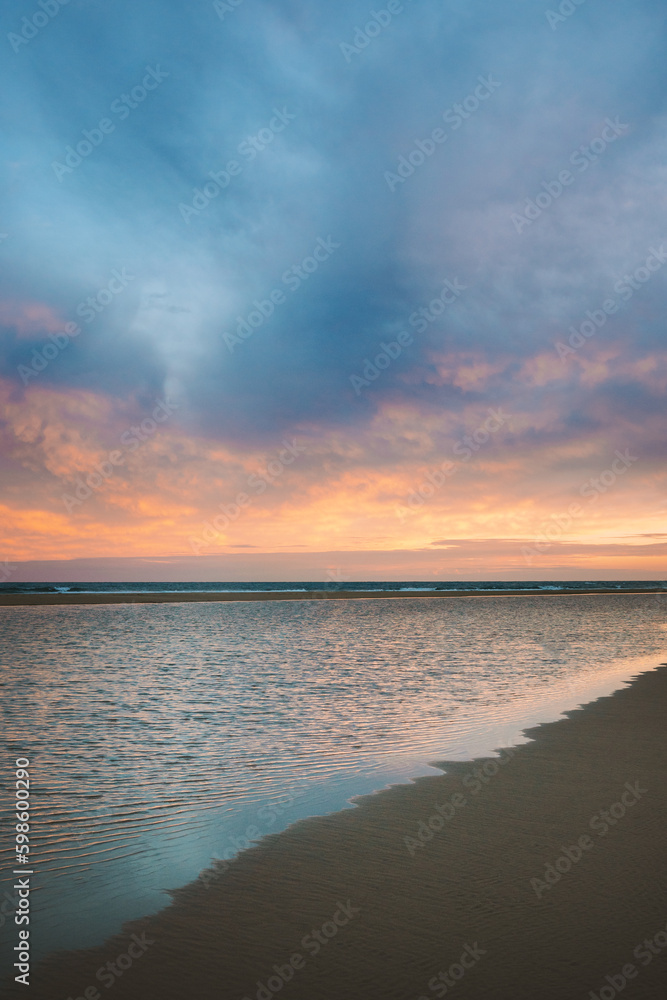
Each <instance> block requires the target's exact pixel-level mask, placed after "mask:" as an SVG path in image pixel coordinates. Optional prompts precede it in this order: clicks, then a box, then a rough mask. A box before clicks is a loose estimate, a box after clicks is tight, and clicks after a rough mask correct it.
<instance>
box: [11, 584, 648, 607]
mask: <svg viewBox="0 0 667 1000" xmlns="http://www.w3.org/2000/svg"><path fill="white" fill-rule="evenodd" d="M572 593H573V591H567V590H562V591H559V590H549V591H545V590H528V589H523V590H515V591H513V590H504V591H502V592H497V593H494V592H492V591H480V590H435V589H434V590H424V589H420V590H419V591H414V590H366V591H364V590H345V589H322V590H314V591H290V590H278V591H270V590H264V591H248V590H237V591H214V592H207V591H195V592H188V591H165V592H162V593H142V592H140V591H134V592H132V591H128V592H127V593H91V592H85V593H56V594H45V593H36V594H26V593H22V594H12V593H0V607H24V606H31V605H32V606H39V605H43V606H48V605H71V604H181V603H184V602H187V603H192V602H202V601H203V602H212V601H215V602H217V601H317V600H337V601H346V600H378V599H379V600H382V599H387V598H404V599H405V598H415V597H489V596H493V597H526V596H530V597H561V596H567V595H568V594H569V595H570V596H571V595H572ZM574 593H576V594H577V595H586V594H661V593H667V591H665V590H662V589H660V588H659V587H646V588H643V587H636V588H632V589H630V588H627V589H624V590H622V591H621V590H618V589H614V588H612V587H609V588H606V587H595V588H591V589H581V590H577V591H574Z"/></svg>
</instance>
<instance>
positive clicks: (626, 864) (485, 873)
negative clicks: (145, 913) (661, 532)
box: [10, 595, 667, 1000]
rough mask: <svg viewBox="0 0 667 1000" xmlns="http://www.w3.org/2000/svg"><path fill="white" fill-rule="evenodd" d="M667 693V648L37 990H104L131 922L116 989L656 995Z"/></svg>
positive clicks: (182, 895) (262, 853) (236, 867)
mask: <svg viewBox="0 0 667 1000" xmlns="http://www.w3.org/2000/svg"><path fill="white" fill-rule="evenodd" d="M545 596H546V595H545ZM666 709H667V665H661V666H659V667H657V668H656V669H655V670H652V671H649V672H647V673H642V674H640V675H638V676H637V677H635V678H634V679H633V681H632V682H631V683H630V684H629V685H626V686H624V687H622V688H620V689H619V690H617V691H615V692H614V693H613V694H612V695H609V696H605V697H602V698H600V699H598V700H596V701H594V702H591V703H590V704H588V705H586V706H585V707H583V708H579V709H575V710H573V711H570V712H568V713H566V714H565V717H564V718H562V719H559V720H558V721H556V722H550V723H545V724H541V725H538V726H536V727H532V728H530V729H527V730H525V732H526V734H527V735H528V736H529V737H530V742H528V743H525V744H522V745H519V746H517V747H513V748H511V750H509V751H504V752H502V751H501V754H500V757H498V758H482V759H477V760H475V761H472V762H465V763H462V762H447V761H445V762H441V763H439V764H437V766H438V767H439V768H441V769H442V770H443V772H444V773H443V774H441V775H435V776H427V777H420V778H416V779H415V780H413V781H412V783H410V784H405V785H395V786H391V787H390V788H388V789H383V790H382V791H379V792H377V793H374V794H372V795H367V796H363V797H361V798H359V799H357V800H355V805H356V808H354V809H347V810H343V811H342V812H338V813H334V814H331V815H328V816H324V817H311V818H309V819H305V820H300V821H298V822H296V823H295V824H293V825H292V826H290V827H288V828H287V829H286V830H284V831H283V832H281V833H278V834H272V835H269V836H266V837H264V838H263V839H262V840H261V841H259V842H258V843H257V844H256V845H255V846H254V847H252V848H250V849H249V850H246V851H244V852H242V853H241V854H240V855H238V856H237V857H236V858H234V859H233V860H232V861H231V862H229V863H224V864H218V865H217V866H216V865H214V866H213V867H212V868H211V869H209V870H208V871H207V872H205V873H202V875H201V876H200V877H199V879H197V880H196V881H195V882H194V883H192V884H190V885H188V886H186V887H184V888H182V889H178V890H175V891H173V892H172V898H173V902H172V904H171V905H170V906H169V907H167V908H166V909H164V910H162V911H161V912H160V913H158V914H156V915H154V916H152V917H147V918H144V919H141V920H136V921H132V922H130V923H128V924H126V925H125V927H124V928H123V930H122V931H121V932H120V933H119V934H118V935H116V936H115V937H114V938H112V939H111V940H109V941H107V942H105V944H104V945H103V946H100V947H97V948H94V949H90V950H86V951H79V952H69V953H59V954H55V955H52V956H50V957H48V958H47V959H45V960H44V961H43V962H42V963H40V964H38V965H37V966H35V968H34V969H33V975H32V977H31V980H32V982H31V987H32V992H31V996H32V997H33V1000H42V998H44V1000H47V998H48V1000H53V998H54V997H60V996H61V995H62V996H63V997H67V996H72V997H78V996H88V994H86V993H85V990H86V989H87V988H89V987H92V986H94V985H96V986H98V987H100V988H101V983H104V982H106V981H108V975H109V974H108V973H107V974H106V975H107V980H105V979H102V980H100V979H99V977H97V972H98V971H99V970H100V969H101V968H106V965H107V962H109V961H110V960H111V961H114V960H115V959H116V958H117V956H120V955H123V954H126V953H127V952H128V947H129V944H131V943H132V940H133V935H134V936H135V937H134V940H135V941H136V940H137V938H138V939H139V940H141V941H143V942H150V946H147V947H146V949H145V953H144V952H141V954H140V955H139V957H136V960H135V961H134V962H133V963H132V965H131V968H129V967H128V969H127V972H126V973H125V974H123V976H122V978H118V979H117V981H115V980H114V982H113V985H114V997H115V998H117V1000H158V998H159V1000H181V998H182V997H184V996H196V997H197V998H198V1000H256V998H258V1000H272V998H273V997H274V996H276V995H280V997H281V1000H282V997H283V996H284V997H285V998H286V1000H340V998H341V997H350V998H352V997H354V998H355V1000H356V998H357V997H359V998H361V997H364V998H367V1000H381V998H382V1000H385V998H389V1000H417V998H429V1000H430V998H432V997H433V996H436V995H437V996H444V995H445V994H444V993H443V992H442V986H443V984H444V983H445V982H447V976H449V977H450V986H451V987H452V995H455V996H456V997H457V998H460V1000H479V998H480V997H484V998H485V1000H507V998H508V997H510V996H511V997H513V998H514V1000H534V998H535V997H537V996H539V997H540V998H541V1000H562V998H563V997H572V998H575V1000H576V997H579V996H581V997H582V1000H583V998H589V996H590V994H591V993H593V996H595V997H599V995H600V991H601V990H602V991H603V996H607V995H610V994H609V989H611V986H610V982H611V983H613V982H614V981H615V982H616V984H617V985H618V984H619V983H620V982H621V980H624V981H626V982H627V985H628V986H631V987H632V988H631V990H628V995H630V993H631V994H632V997H633V1000H655V997H656V996H659V995H661V990H662V988H663V984H664V981H665V978H667V944H666V945H665V946H664V951H663V948H662V946H659V945H658V944H657V943H656V942H658V939H659V940H660V941H662V940H663V938H662V937H660V935H661V934H662V935H663V937H664V939H665V941H666V942H667V934H665V930H666V928H667V902H665V899H664V892H663V891H662V886H664V884H665V883H666V882H667V861H666V859H665V856H664V849H663V839H664V828H665V825H666V824H667V788H665V783H664V770H665V764H664V761H665V756H666V752H667V730H666V728H665V725H664V718H665V713H666ZM656 935H657V937H656ZM645 940H649V941H651V942H654V947H653V948H652V949H650V950H647V948H646V946H643V945H642V942H643V941H645ZM318 942H321V943H318ZM137 947H138V946H137ZM295 956H298V957H297V958H295ZM464 956H467V957H466V958H465V960H464ZM647 956H648V957H647ZM630 967H632V969H633V970H634V971H633V973H632V975H631V974H630V971H629V969H630ZM440 973H442V975H440ZM459 973H462V975H459ZM443 976H444V977H445V978H444V979H443V978H442V977H443ZM630 980H632V981H630ZM429 984H431V985H430V986H429ZM454 986H455V990H454V988H453V987H454ZM436 987H437V989H438V990H440V992H439V993H438V992H436ZM605 987H608V989H607V990H605V989H604V988H605ZM446 992H447V994H448V995H449V987H448V989H447V991H446ZM621 992H622V990H621ZM101 993H102V995H103V994H104V991H103V989H101ZM10 995H11V996H12V997H13V996H22V995H23V994H22V992H21V991H20V990H19V989H18V987H16V988H15V990H13V991H10Z"/></svg>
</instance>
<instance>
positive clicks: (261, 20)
mask: <svg viewBox="0 0 667 1000" xmlns="http://www.w3.org/2000/svg"><path fill="white" fill-rule="evenodd" d="M1 22H2V23H1V28H2V31H1V32H0V35H1V36H2V38H1V40H0V44H3V45H4V47H5V51H4V57H3V59H2V61H1V66H2V68H1V69H0V75H1V82H2V94H3V105H4V108H3V123H4V127H3V135H4V138H3V140H2V141H3V145H4V150H3V153H4V155H3V157H2V172H3V184H2V191H3V192H4V193H3V195H2V205H1V207H0V333H1V338H2V351H1V360H0V406H1V416H0V450H1V454H0V469H1V481H2V485H1V487H0V490H1V492H0V508H1V514H2V517H1V521H2V529H1V536H2V537H1V539H0V576H3V578H4V579H5V580H11V579H16V580H20V579H40V578H46V577H47V576H49V578H50V579H56V578H60V579H76V578H78V577H81V578H83V576H82V574H84V572H85V574H87V575H86V577H85V578H86V579H91V578H93V579H98V580H104V579H122V578H123V577H125V578H127V579H130V578H132V579H137V575H136V574H137V573H138V574H139V575H140V577H143V578H144V579H156V580H161V579H165V580H166V579H189V580H199V579H202V580H204V579H207V580H213V579H219V580H225V579H227V580H233V579H246V578H255V579H283V578H284V579H298V578H302V579H311V580H317V579H320V578H321V579H322V580H327V579H338V580H344V579H376V578H377V579H382V578H387V579H430V578H433V579H443V580H449V579H478V580H482V579H498V580H502V579H531V580H537V579H548V578H554V579H620V578H630V579H662V578H663V577H665V576H667V572H666V570H665V557H666V555H667V530H666V528H665V524H666V520H665V515H666V514H667V474H666V471H665V454H666V451H667V435H666V434H665V388H666V386H667V347H666V344H665V332H664V329H665V328H664V303H665V290H666V289H667V188H666V186H665V181H666V180H667V133H666V131H665V126H666V125H667V112H666V97H667V89H666V82H667V81H666V74H667V66H666V64H665V59H664V51H665V16H664V5H663V4H662V2H660V0H632V2H629V0H617V2H615V3H614V4H613V5H610V4H608V3H603V2H602V0H583V2H582V0H579V2H578V3H575V2H574V0H562V2H561V3H560V5H557V4H554V6H553V7H549V6H547V5H545V4H544V3H543V2H542V0H403V2H399V0H390V2H389V3H384V2H382V4H381V5H380V4H378V5H377V6H375V7H373V6H371V5H370V4H369V3H368V2H366V0H339V2H338V3H335V4H325V3H322V2H320V3H316V2H315V0H282V2H281V3H269V2H268V0H229V2H226V0H217V2H216V3H213V2H208V0H202V2H197V3H186V2H185V0H179V2H177V0H162V2H161V3H159V4H158V3H155V2H152V0H147V2H144V3H142V4H132V3H129V2H128V0H117V2H115V3H114V4H106V3H102V2H101V0H69V2H68V3H66V4H60V3H59V0H40V2H39V3H37V2H36V0H35V2H33V0H19V2H18V3H17V4H15V5H13V6H12V7H11V9H10V7H9V6H5V8H4V10H3V13H2V16H1ZM3 560H4V563H3ZM31 574H32V575H31ZM67 574H69V575H67ZM91 574H92V575H91Z"/></svg>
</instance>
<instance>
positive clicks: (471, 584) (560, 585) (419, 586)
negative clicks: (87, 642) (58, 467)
mask: <svg viewBox="0 0 667 1000" xmlns="http://www.w3.org/2000/svg"><path fill="white" fill-rule="evenodd" d="M665 587H667V583H665V582H664V581H663V582H657V581H654V580H639V581H637V580H612V581H611V582H610V581H608V580H607V581H599V580H587V581H583V580H559V581H557V582H554V581H545V580H535V581H529V580H528V581H527V580H515V581H511V582H507V581H493V580H481V581H479V580H472V581H469V580H458V581H441V580H404V581H396V580H392V581H390V582H386V581H378V580H372V581H363V580H344V581H343V580H341V581H338V580H336V579H335V573H334V574H332V578H331V579H328V580H326V581H322V580H320V581H315V582H306V583H304V582H302V581H299V582H296V583H294V582H293V583H285V582H279V583H265V582H262V583H257V582H256V581H242V582H235V583H211V582H205V583H201V582H200V583H183V582H178V583H128V582H125V583H108V582H105V583H90V582H87V583H84V582H78V583H72V582H69V583H63V582H60V583H21V582H16V581H14V580H13V581H12V582H11V583H3V584H0V594H36V593H37V594H44V593H47V594H48V593H51V594H53V593H61V594H82V593H88V594H164V593H168V594H171V593H184V594H187V593H200V594H201V593H208V594H220V593H229V592H234V593H238V592H239V591H245V592H248V593H262V592H263V593H267V592H269V593H276V592H282V593H309V592H313V591H318V592H321V591H323V590H325V591H330V592H331V593H334V592H335V591H337V590H351V591H355V590H356V591H360V590H370V591H378V590H392V591H399V590H402V591H414V592H415V593H419V591H420V590H466V591H467V590H472V591H477V592H479V593H503V591H527V592H529V591H538V592H549V591H560V592H564V593H567V592H568V591H574V592H576V591H581V590H591V589H602V590H656V591H658V590H660V589H663V590H664V589H665Z"/></svg>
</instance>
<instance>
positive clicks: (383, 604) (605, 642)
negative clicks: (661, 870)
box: [0, 585, 667, 974]
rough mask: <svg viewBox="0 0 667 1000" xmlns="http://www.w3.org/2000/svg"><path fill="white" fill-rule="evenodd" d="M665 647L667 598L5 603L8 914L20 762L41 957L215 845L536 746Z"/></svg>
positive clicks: (221, 853)
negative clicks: (439, 769) (545, 731)
mask: <svg viewBox="0 0 667 1000" xmlns="http://www.w3.org/2000/svg"><path fill="white" fill-rule="evenodd" d="M283 586H285V585H283ZM665 659H667V596H665V595H658V594H646V595H631V594H623V593H617V594H613V595H590V596H586V595H576V594H575V595H570V594H567V595H559V596H558V598H556V599H553V600H551V599H548V598H546V597H533V596H527V595H526V596H524V595H522V596H519V597H511V598H510V597H508V598H498V597H494V596H483V595H480V596H476V597H473V598H452V599H448V600H443V601H438V600H433V599H429V598H420V597H419V596H418V595H416V596H415V597H406V598H405V599H403V600H400V601H397V600H392V599H389V600H385V601H383V600H381V599H378V600H373V601H324V602H323V601H313V602H310V601H304V602H294V601H285V602H282V601H279V602H266V603H264V602H256V603H220V604H191V603H190V604H162V605H136V604H135V605H132V604H128V605H99V606H91V607H87V606H72V607H62V606H58V607H21V608H3V609H1V610H0V673H1V677H0V683H1V685H2V692H3V694H2V714H3V726H2V737H1V740H2V745H1V752H2V776H3V784H2V799H3V801H2V805H3V816H4V817H8V816H9V819H8V820H7V819H5V824H4V834H5V835H4V836H3V838H2V840H3V850H4V854H3V856H2V859H1V860H2V871H3V875H4V876H6V877H5V880H4V883H3V885H2V886H0V897H1V898H2V901H3V903H4V907H0V922H1V923H2V924H5V923H6V922H8V921H10V920H11V910H12V906H13V904H12V902H11V901H12V892H11V889H10V887H11V885H12V881H13V879H12V876H11V874H9V873H10V872H11V869H12V868H13V852H11V853H10V852H9V851H8V848H9V846H10V843H11V839H10V835H12V827H13V822H14V821H13V816H12V815H11V814H10V813H9V812H8V804H9V803H10V802H12V801H13V786H12V785H11V784H9V783H8V780H7V779H8V776H9V777H11V772H12V771H13V770H14V767H13V762H14V760H15V759H16V758H17V757H24V756H25V757H28V758H30V760H31V778H32V780H31V794H32V803H33V812H32V818H31V833H30V836H31V841H32V853H31V860H32V862H33V863H34V868H35V871H36V875H35V876H34V878H33V885H34V886H35V887H36V891H35V892H34V893H33V896H32V906H33V910H32V919H31V941H32V942H33V943H34V956H35V957H39V956H40V955H44V954H46V953H48V952H50V951H53V950H55V949H60V948H74V947H79V948H80V947H86V946H89V945H93V944H96V943H100V942H101V941H103V940H104V939H105V938H106V937H108V936H109V935H110V934H112V933H115V932H117V931H118V930H119V929H120V927H121V925H122V923H123V922H124V921H125V920H128V919H130V918H134V917H138V916H141V915H144V914H148V913H152V912H155V911H157V910H159V909H161V908H162V907H163V906H165V905H167V904H168V902H169V899H170V897H169V890H170V889H174V888H177V887H178V886H181V885H184V884H186V883H187V882H190V881H192V880H193V879H195V878H196V877H197V876H198V875H199V874H200V873H201V872H202V871H203V870H205V869H206V868H207V867H208V866H209V865H210V863H211V859H212V858H230V857H233V856H234V854H236V853H238V851H239V850H242V849H243V848H244V847H245V846H248V845H249V843H251V842H252V841H254V840H257V839H259V838H260V837H261V836H263V835H264V834H267V833H275V832H277V831H279V830H281V829H284V828H285V827H286V826H287V825H289V824H290V823H292V822H294V821H295V820H297V819H299V818H302V817H305V816H310V815H322V814H324V813H327V812H331V811H334V810H338V809H342V808H351V807H354V805H353V804H354V798H355V796H359V795H362V794H367V793H370V792H373V791H376V790H379V789H381V788H383V787H385V786H386V785H388V784H391V783H393V782H400V781H409V780H410V779H411V778H414V777H416V776H418V775H421V774H429V773H434V771H433V768H432V766H431V765H432V763H433V762H434V761H442V760H447V759H457V760H466V759H470V758H471V757H473V756H479V755H482V754H489V753H493V752H494V750H495V749H496V748H499V747H501V746H506V745H510V744H516V743H520V742H522V741H523V737H522V736H521V730H522V729H523V728H525V727H526V726H528V725H531V724H534V723H536V722H538V721H549V720H551V719H554V718H557V717H558V715H559V713H560V712H562V711H563V710H565V709H571V708H574V707H576V706H577V705H579V704H582V703H584V702H586V701H588V700H591V699H592V698H594V697H597V696H599V695H601V694H606V693H609V692H611V691H612V690H615V689H617V688H618V687H620V686H622V684H623V683H624V682H625V681H626V680H628V679H630V678H631V677H632V676H633V675H634V674H636V673H638V672H639V671H641V670H648V669H652V668H653V667H655V666H656V665H657V664H659V663H661V662H664V661H665ZM5 893H6V895H5ZM2 938H3V949H4V950H3V953H2V956H1V957H2V961H3V972H4V973H5V974H6V973H7V972H8V971H9V969H10V968H11V961H12V960H11V958H10V957H9V956H10V954H11V946H12V944H13V943H15V942H14V938H15V934H14V932H13V931H12V932H11V933H9V934H6V933H4V932H3V935H2Z"/></svg>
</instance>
